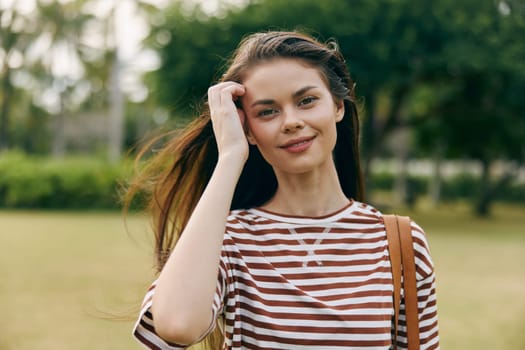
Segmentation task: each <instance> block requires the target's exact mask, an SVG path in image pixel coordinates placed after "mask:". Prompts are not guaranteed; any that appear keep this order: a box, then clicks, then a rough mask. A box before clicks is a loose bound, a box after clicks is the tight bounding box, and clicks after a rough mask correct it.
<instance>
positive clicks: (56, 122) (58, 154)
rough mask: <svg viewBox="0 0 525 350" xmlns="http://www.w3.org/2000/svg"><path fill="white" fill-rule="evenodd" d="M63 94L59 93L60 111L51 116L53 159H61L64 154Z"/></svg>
mask: <svg viewBox="0 0 525 350" xmlns="http://www.w3.org/2000/svg"><path fill="white" fill-rule="evenodd" d="M64 98H65V96H64V92H61V93H60V111H59V112H58V113H57V114H56V115H54V116H53V120H52V136H53V141H52V142H53V143H52V146H51V153H52V155H53V157H54V158H63V157H64V155H65V154H66V135H65V132H64V129H65V127H64V122H65V121H64V119H65V118H64V114H65V112H66V111H65V104H64Z"/></svg>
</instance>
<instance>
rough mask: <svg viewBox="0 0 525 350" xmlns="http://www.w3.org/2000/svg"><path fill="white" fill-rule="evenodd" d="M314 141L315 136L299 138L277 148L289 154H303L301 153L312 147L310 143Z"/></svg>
mask: <svg viewBox="0 0 525 350" xmlns="http://www.w3.org/2000/svg"><path fill="white" fill-rule="evenodd" d="M314 139H315V136H310V137H301V138H297V139H293V140H290V141H288V142H286V143H285V144H284V145H282V146H279V148H282V149H284V150H285V151H288V152H291V153H299V152H303V151H306V150H307V149H308V148H309V147H310V146H311V145H312V142H313V140H314Z"/></svg>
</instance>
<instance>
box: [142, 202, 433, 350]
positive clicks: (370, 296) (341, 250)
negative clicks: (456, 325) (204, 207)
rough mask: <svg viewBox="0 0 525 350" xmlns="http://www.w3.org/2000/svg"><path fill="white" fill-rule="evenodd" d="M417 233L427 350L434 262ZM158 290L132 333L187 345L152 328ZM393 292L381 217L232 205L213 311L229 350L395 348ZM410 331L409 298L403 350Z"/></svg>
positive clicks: (361, 208)
mask: <svg viewBox="0 0 525 350" xmlns="http://www.w3.org/2000/svg"><path fill="white" fill-rule="evenodd" d="M412 236H413V241H414V251H415V259H416V274H417V288H418V291H417V294H418V307H419V329H420V338H421V340H420V342H421V349H438V348H439V337H438V321H437V309H436V294H435V276H434V268H433V264H432V260H431V258H430V255H429V250H428V246H427V241H426V238H425V235H424V233H423V231H422V230H421V228H420V227H419V226H417V225H416V224H415V223H412ZM154 292H155V283H154V284H153V285H152V287H151V288H150V289H149V291H148V293H147V294H146V297H145V300H144V304H143V307H142V311H141V314H140V317H139V319H138V321H137V323H136V325H135V329H134V335H135V337H136V338H137V339H138V340H139V341H140V342H141V343H142V344H144V345H145V346H146V347H147V348H149V349H182V348H185V346H183V345H177V344H172V343H167V342H165V341H163V340H162V339H160V338H159V337H158V336H157V334H156V333H155V329H154V327H153V321H152V316H151V313H150V310H149V309H150V307H151V299H152V296H153V293H154ZM392 295H393V285H392V274H391V270H390V260H389V256H388V243H387V239H386V232H385V226H384V222H383V218H382V215H381V213H380V212H378V211H377V210H376V209H374V208H373V207H371V206H369V205H367V204H363V203H359V202H356V201H352V202H351V203H350V204H349V205H348V206H346V207H345V208H343V209H341V210H339V211H337V212H335V213H332V214H330V215H326V216H322V217H315V218H310V217H295V216H294V217H292V216H286V215H281V214H277V213H272V212H268V211H265V210H261V209H248V210H235V211H232V212H231V213H230V215H229V217H228V221H227V225H226V232H225V235H224V242H223V248H222V254H221V260H220V265H219V273H218V280H217V291H216V294H215V300H214V303H213V305H210V307H211V308H212V310H213V313H214V315H215V318H217V317H218V316H222V318H223V319H224V335H225V344H224V349H305V350H306V349H333V350H335V349H378V350H379V349H385V350H386V349H390V348H391V346H392V329H393V301H392V299H393V298H392ZM214 325H215V322H213V323H212V325H211V326H210V330H209V331H211V329H212V328H213V327H214ZM209 331H208V332H209ZM203 336H204V335H203ZM405 337H406V327H405V316H404V304H403V301H402V305H401V312H400V320H399V325H398V338H397V343H398V347H397V348H398V349H405V348H406V338H405Z"/></svg>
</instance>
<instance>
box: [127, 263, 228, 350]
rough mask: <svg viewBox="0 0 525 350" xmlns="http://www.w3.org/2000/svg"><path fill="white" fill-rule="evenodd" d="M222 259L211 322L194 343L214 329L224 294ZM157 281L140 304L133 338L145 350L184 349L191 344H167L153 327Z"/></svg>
mask: <svg viewBox="0 0 525 350" xmlns="http://www.w3.org/2000/svg"><path fill="white" fill-rule="evenodd" d="M223 260H224V259H221V263H220V266H219V273H218V278H217V288H216V291H215V296H214V300H213V304H212V314H213V318H212V322H211V324H210V326H209V328H208V329H207V330H206V332H205V333H204V334H203V335H202V336H201V337H200V338H199V339H197V340H196V341H195V343H198V342H199V341H201V340H203V339H204V338H205V337H206V336H207V335H208V334H209V333H210V332H211V331H212V330H213V329H214V328H215V324H216V320H217V315H218V314H219V313H220V312H221V309H222V305H223V302H222V300H223V293H224V286H225V282H224V276H225V270H224V262H223ZM156 283H157V281H154V282H153V283H152V284H151V286H150V287H149V289H148V291H147V293H146V295H145V297H144V301H143V302H142V306H141V310H140V313H139V317H138V319H137V321H136V323H135V326H134V327H133V336H134V337H135V339H137V341H138V342H139V343H140V344H142V345H143V346H144V347H145V348H146V349H152V350H179V349H186V348H187V347H189V346H190V345H193V344H176V343H171V342H167V341H166V340H164V339H162V338H161V337H160V336H159V335H158V334H157V332H156V330H155V327H154V325H153V315H152V314H151V305H152V300H153V295H154V294H155V288H156Z"/></svg>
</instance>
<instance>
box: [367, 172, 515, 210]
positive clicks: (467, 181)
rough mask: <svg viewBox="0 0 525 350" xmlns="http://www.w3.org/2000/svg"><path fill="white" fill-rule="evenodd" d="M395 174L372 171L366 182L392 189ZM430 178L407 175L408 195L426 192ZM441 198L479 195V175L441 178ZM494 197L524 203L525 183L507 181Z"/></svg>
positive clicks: (480, 183)
mask: <svg viewBox="0 0 525 350" xmlns="http://www.w3.org/2000/svg"><path fill="white" fill-rule="evenodd" d="M395 181H396V175H395V174H393V173H390V172H380V173H373V174H371V175H370V176H369V179H368V183H369V186H370V188H372V190H373V191H392V190H393V189H394V186H395ZM430 181H431V179H430V178H429V177H425V176H414V175H410V176H409V177H408V187H409V191H410V195H412V196H414V197H418V196H421V195H425V194H427V193H428V190H429V185H430ZM442 181H443V182H442V185H441V198H442V200H443V201H446V202H453V201H458V200H465V199H466V200H468V199H471V198H477V197H478V196H479V195H480V192H481V188H482V181H481V179H480V177H479V176H474V175H469V174H458V175H455V176H452V177H449V178H445V179H443V180H442ZM495 199H497V200H499V201H501V202H508V203H525V183H519V182H509V183H508V184H505V185H504V186H502V188H501V189H500V191H499V192H498V193H496V195H495Z"/></svg>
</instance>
